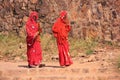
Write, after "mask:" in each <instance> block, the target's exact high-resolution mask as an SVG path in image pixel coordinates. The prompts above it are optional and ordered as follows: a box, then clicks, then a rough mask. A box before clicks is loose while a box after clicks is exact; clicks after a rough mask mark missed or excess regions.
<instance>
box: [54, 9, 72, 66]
mask: <svg viewBox="0 0 120 80" xmlns="http://www.w3.org/2000/svg"><path fill="white" fill-rule="evenodd" d="M66 15H67V13H66V11H62V12H61V13H60V18H58V19H57V21H56V22H55V23H54V25H53V27H52V31H53V33H54V36H55V37H56V39H57V46H58V50H59V62H60V65H61V66H69V65H71V64H72V63H73V62H72V60H71V58H70V55H69V44H68V38H67V37H68V33H69V31H70V30H71V27H70V25H68V24H67V23H66V22H64V20H63V18H64V16H66Z"/></svg>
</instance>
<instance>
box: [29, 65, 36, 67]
mask: <svg viewBox="0 0 120 80" xmlns="http://www.w3.org/2000/svg"><path fill="white" fill-rule="evenodd" d="M28 68H36V66H35V65H28Z"/></svg>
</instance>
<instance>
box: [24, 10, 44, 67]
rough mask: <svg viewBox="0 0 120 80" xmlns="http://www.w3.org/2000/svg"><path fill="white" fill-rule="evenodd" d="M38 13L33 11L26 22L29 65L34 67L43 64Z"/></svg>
mask: <svg viewBox="0 0 120 80" xmlns="http://www.w3.org/2000/svg"><path fill="white" fill-rule="evenodd" d="M37 19H38V13H37V12H35V11H33V12H31V13H30V16H29V18H28V21H27V23H26V33H27V37H26V42H27V58H28V67H29V68H33V67H36V66H43V65H42V64H41V61H42V49H41V46H40V36H39V35H40V33H41V32H42V29H41V28H40V26H39V24H38V22H37Z"/></svg>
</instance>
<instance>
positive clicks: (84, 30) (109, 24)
mask: <svg viewBox="0 0 120 80" xmlns="http://www.w3.org/2000/svg"><path fill="white" fill-rule="evenodd" d="M119 5H120V0H112V1H111V0H107V1H106V0H0V32H1V33H3V34H4V33H6V32H11V31H12V32H16V33H17V34H18V35H19V36H20V35H23V34H24V33H23V34H22V33H21V32H22V31H21V30H23V29H21V28H24V26H25V23H26V21H27V18H28V16H29V12H30V11H31V10H36V11H38V12H39V22H40V23H41V26H42V27H44V28H43V32H44V33H50V34H51V33H52V31H51V27H52V25H53V23H54V22H55V20H56V18H57V17H58V15H59V13H60V11H61V10H67V11H68V16H69V18H70V22H71V24H72V31H71V34H70V36H72V37H77V38H83V39H86V38H96V37H97V38H98V37H99V38H100V39H102V40H107V41H114V42H118V41H119V39H120V35H119V34H120V14H119V13H120V6H119ZM91 27H92V29H91Z"/></svg>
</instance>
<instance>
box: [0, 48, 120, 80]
mask: <svg viewBox="0 0 120 80" xmlns="http://www.w3.org/2000/svg"><path fill="white" fill-rule="evenodd" d="M118 56H120V51H119V49H114V48H104V49H96V51H95V53H94V54H92V55H89V56H86V55H80V56H79V57H76V58H73V61H74V64H73V65H71V66H69V67H64V68H62V67H60V66H59V63H58V61H57V60H54V61H50V62H49V61H46V62H43V63H45V64H46V66H45V67H43V68H33V69H29V68H27V62H16V61H11V62H9V61H8V62H5V61H0V80H119V79H120V71H119V69H118V65H117V60H118V58H119V57H118Z"/></svg>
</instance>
